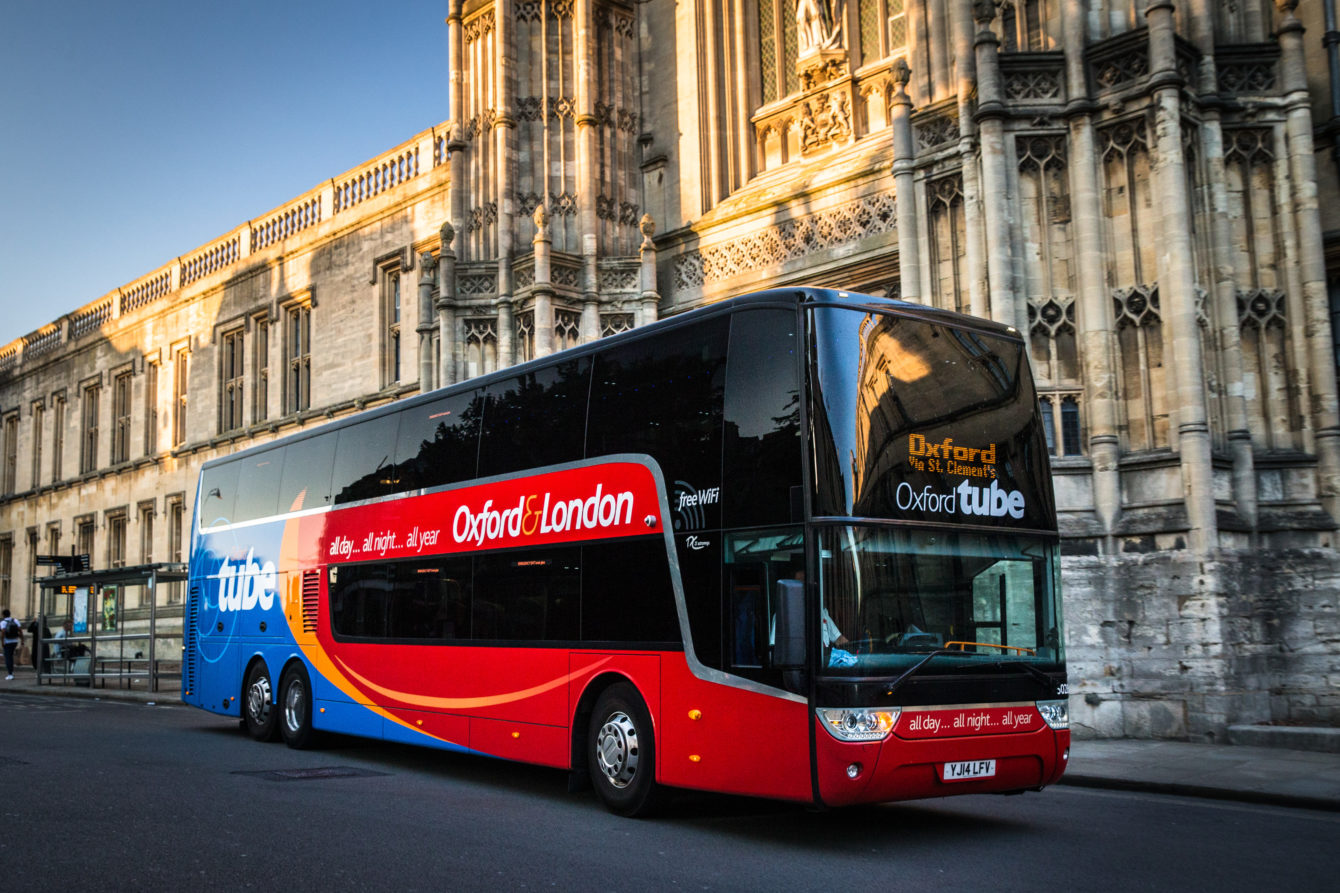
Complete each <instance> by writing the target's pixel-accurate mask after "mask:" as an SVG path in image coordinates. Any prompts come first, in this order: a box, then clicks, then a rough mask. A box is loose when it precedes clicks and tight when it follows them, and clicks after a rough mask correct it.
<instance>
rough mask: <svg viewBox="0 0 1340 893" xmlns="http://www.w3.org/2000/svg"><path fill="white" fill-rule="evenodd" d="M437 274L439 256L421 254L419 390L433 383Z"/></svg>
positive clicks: (418, 328)
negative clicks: (434, 299)
mask: <svg viewBox="0 0 1340 893" xmlns="http://www.w3.org/2000/svg"><path fill="white" fill-rule="evenodd" d="M436 276H437V258H436V257H434V256H433V253H432V252H431V251H425V252H423V253H422V254H420V255H419V324H418V325H417V326H415V327H414V331H416V332H418V333H419V392H420V393H423V392H425V391H431V390H432V389H433V388H434V387H436V385H435V384H434V383H433V332H434V331H435V330H436V329H437V319H436V315H435V314H434V312H433V279H434V277H436Z"/></svg>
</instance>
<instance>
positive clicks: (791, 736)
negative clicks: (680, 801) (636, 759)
mask: <svg viewBox="0 0 1340 893" xmlns="http://www.w3.org/2000/svg"><path fill="white" fill-rule="evenodd" d="M662 702H663V705H664V712H663V713H662V715H661V723H660V729H659V737H658V738H657V741H658V742H659V744H660V754H659V757H660V759H659V763H660V772H659V774H658V778H659V779H660V780H661V781H662V782H663V783H665V784H668V785H674V786H676V787H683V788H697V789H700V790H710V791H720V792H722V793H727V794H742V795H746V796H754V797H773V798H777V799H781V800H799V801H805V802H808V801H810V800H812V799H813V793H812V788H811V785H810V740H809V725H808V722H807V717H808V716H809V708H808V707H807V706H806V705H805V704H803V703H800V702H797V701H791V700H786V699H784V698H780V697H776V696H773V695H768V694H763V693H759V692H753V691H746V690H744V689H740V688H734V687H732V686H729V685H721V684H719V683H715V682H707V681H704V680H702V679H698V678H697V677H696V676H694V675H693V674H692V673H691V672H690V671H689V668H688V663H687V662H686V660H685V659H684V656H683V655H682V654H669V655H666V656H665V688H664V694H663V701H662ZM695 716H696V717H697V718H694V717H695Z"/></svg>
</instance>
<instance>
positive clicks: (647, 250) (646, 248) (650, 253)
mask: <svg viewBox="0 0 1340 893" xmlns="http://www.w3.org/2000/svg"><path fill="white" fill-rule="evenodd" d="M637 226H638V229H639V230H641V231H642V245H641V247H640V248H639V249H638V256H639V257H640V258H641V260H642V268H641V270H639V275H638V285H639V286H640V287H641V291H642V296H641V305H642V312H641V313H640V314H639V315H640V316H641V317H642V318H641V320H640V324H641V325H646V324H647V323H650V322H656V319H657V315H658V308H659V307H660V304H661V295H660V293H659V292H658V291H657V290H656V243H655V242H653V241H652V240H651V237H652V236H653V235H655V234H656V221H654V220H652V219H651V215H650V214H643V215H642V219H641V220H639V221H638V224H637Z"/></svg>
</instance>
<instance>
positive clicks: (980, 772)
mask: <svg viewBox="0 0 1340 893" xmlns="http://www.w3.org/2000/svg"><path fill="white" fill-rule="evenodd" d="M995 774H996V761H995V760H966V761H964V762H961V763H945V766H944V780H945V781H967V780H968V779H970V778H991V777H992V776H993V775H995Z"/></svg>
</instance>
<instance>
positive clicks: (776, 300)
mask: <svg viewBox="0 0 1340 893" xmlns="http://www.w3.org/2000/svg"><path fill="white" fill-rule="evenodd" d="M778 304H786V305H790V306H800V305H802V304H803V305H833V306H844V307H852V308H857V309H865V310H869V311H872V312H876V313H891V314H894V315H897V316H906V317H912V318H917V319H922V320H924V321H926V322H931V323H936V324H939V325H950V326H956V327H959V328H966V329H973V330H975V331H979V332H986V333H989V334H992V335H996V336H998V337H1003V338H1010V339H1013V340H1017V341H1019V340H1022V336H1021V335H1020V334H1019V331H1018V330H1017V329H1015V328H1014V327H1012V326H1007V325H1004V324H1002V323H998V322H995V321H994V320H989V319H982V318H980V317H976V316H969V315H967V314H963V313H956V312H954V311H952V310H941V309H940V308H937V307H930V306H927V305H925V304H916V303H913V302H911V301H902V300H898V299H895V298H881V297H876V296H874V295H867V294H862V293H860V292H854V291H845V290H842V289H833V288H818V287H814V286H790V287H786V288H771V289H765V290H762V291H756V292H750V293H749V294H745V295H739V296H737V297H733V298H726V299H724V300H721V301H717V302H715V303H712V304H708V305H706V306H704V307H697V308H694V309H693V310H687V311H685V312H683V313H677V314H675V315H673V316H667V317H665V318H663V319H659V320H657V321H656V322H654V323H649V324H647V325H645V326H639V327H638V328H636V329H630V330H629V331H626V332H620V333H618V334H616V335H610V336H608V337H605V338H601V339H599V340H597V341H592V342H589V343H587V344H579V345H577V346H576V347H571V348H568V349H567V350H562V351H556V352H554V353H552V354H549V355H547V356H543V357H537V358H536V359H533V360H527V361H526V362H524V363H517V364H516V365H513V366H508V367H506V368H505V369H497V370H495V371H493V372H488V373H485V374H484V375H479V376H476V377H474V378H471V379H467V380H466V381H460V382H456V383H455V384H449V385H444V386H442V387H440V388H435V389H433V390H431V391H425V392H422V393H419V394H415V395H413V396H412V397H407V398H405V399H403V400H393V401H391V402H389V403H386V404H383V405H381V406H377V407H374V408H372V409H366V410H363V411H361V412H355V413H351V414H350V415H348V416H345V417H343V418H339V419H335V420H333V421H330V422H324V423H321V424H318V425H315V426H313V427H310V428H304V429H303V430H301V431H295V432H294V433H292V434H287V435H285V436H283V437H278V438H275V439H274V440H267V441H266V442H265V443H261V444H256V445H255V446H249V447H246V448H245V449H241V450H237V451H235V452H231V453H228V454H226V455H223V456H216V457H215V458H213V459H210V460H208V461H207V462H205V463H203V465H202V466H201V467H202V468H209V467H213V466H215V465H218V464H220V463H223V462H230V461H232V460H234V459H236V458H239V457H246V456H248V455H252V454H256V453H262V452H264V451H266V450H269V449H274V448H276V447H280V446H284V445H286V444H289V443H295V442H299V441H302V440H306V439H308V438H310V437H316V436H317V435H319V434H325V433H327V432H330V431H337V430H339V429H340V428H343V427H346V426H348V425H351V424H355V423H358V422H363V421H366V420H367V419H370V418H375V417H377V416H381V415H386V414H389V413H393V412H399V411H400V410H402V409H405V408H407V407H412V406H416V405H418V404H421V403H429V402H431V401H433V400H437V399H440V398H441V397H443V396H446V395H448V394H453V393H456V394H458V393H463V392H467V391H473V390H476V389H480V388H485V387H487V386H488V385H490V384H492V383H494V382H495V381H500V380H505V379H507V378H511V377H513V376H516V375H523V374H525V373H526V372H528V371H533V370H535V369H543V368H545V367H547V366H549V365H550V364H552V363H554V362H556V361H558V360H560V359H564V360H566V359H571V358H573V357H579V356H584V355H586V354H590V353H594V352H596V351H599V350H604V349H606V348H609V347H611V346H613V345H616V344H623V343H625V342H629V341H636V340H638V339H640V338H648V337H651V336H653V335H654V334H656V333H658V332H664V331H668V330H671V329H674V328H677V327H679V326H681V325H688V324H690V323H692V322H695V321H697V320H701V319H706V318H709V317H712V316H716V315H719V314H723V313H732V312H735V311H737V310H741V309H744V308H747V307H753V306H776V305H778Z"/></svg>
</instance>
